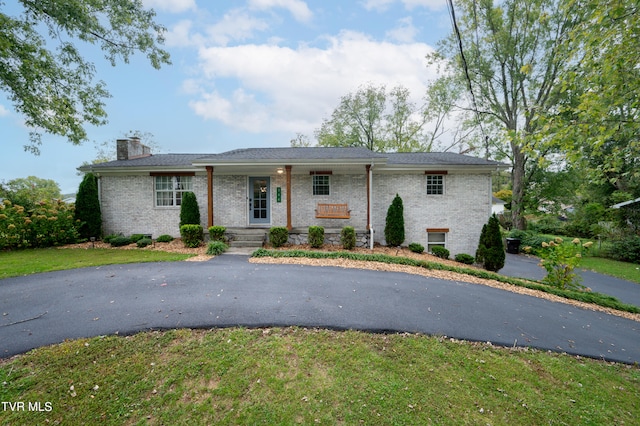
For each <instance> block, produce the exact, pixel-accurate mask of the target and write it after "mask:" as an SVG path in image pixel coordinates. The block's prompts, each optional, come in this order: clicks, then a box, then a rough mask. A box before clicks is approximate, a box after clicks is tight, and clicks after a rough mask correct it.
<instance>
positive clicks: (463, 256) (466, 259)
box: [454, 253, 475, 265]
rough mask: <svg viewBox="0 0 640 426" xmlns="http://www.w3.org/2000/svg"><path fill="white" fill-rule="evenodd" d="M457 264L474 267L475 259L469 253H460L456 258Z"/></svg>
mask: <svg viewBox="0 0 640 426" xmlns="http://www.w3.org/2000/svg"><path fill="white" fill-rule="evenodd" d="M454 259H455V260H456V262H460V263H464V264H465V265H473V263H474V262H475V258H474V257H473V256H471V255H470V254H467V253H458V254H456V257H455V258H454Z"/></svg>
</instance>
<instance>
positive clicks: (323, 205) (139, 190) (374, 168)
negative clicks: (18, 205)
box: [79, 138, 506, 254]
mask: <svg viewBox="0 0 640 426" xmlns="http://www.w3.org/2000/svg"><path fill="white" fill-rule="evenodd" d="M117 152H118V156H117V160H115V161H110V162H107V163H101V164H94V165H88V166H83V167H80V168H79V170H81V171H83V172H93V173H94V174H96V175H97V176H98V182H99V185H98V187H99V196H100V203H101V209H102V219H103V232H104V233H105V234H113V233H122V234H124V235H131V234H134V233H136V234H151V235H152V236H153V237H157V236H159V235H161V234H169V235H172V236H174V237H177V236H179V227H178V223H179V215H180V201H181V197H182V193H183V192H186V191H191V192H193V193H195V195H196V198H197V200H198V205H199V208H200V213H201V218H202V226H203V227H204V228H205V230H206V229H207V228H208V227H209V226H212V225H221V226H225V227H227V229H228V230H230V232H231V231H232V230H233V229H241V228H264V229H265V230H266V228H269V227H271V226H285V227H287V228H288V229H289V230H290V242H293V243H300V242H305V240H306V233H307V229H308V227H309V226H311V225H319V226H323V227H324V228H325V236H326V237H327V239H329V237H330V236H331V235H334V237H335V235H336V234H338V233H339V232H340V229H341V228H342V227H344V226H353V227H354V228H355V229H356V232H357V235H358V244H359V245H361V246H369V245H371V244H372V243H373V242H378V243H381V244H384V243H385V241H384V227H385V219H386V213H387V209H388V208H389V205H390V204H391V201H392V200H393V198H394V197H395V195H396V194H399V195H400V197H401V198H402V200H403V204H404V220H405V235H406V240H405V244H408V243H411V242H417V243H420V244H422V245H423V246H425V248H427V249H430V248H431V247H433V246H434V245H440V246H444V247H446V248H447V249H449V250H450V252H451V253H452V254H457V253H470V254H472V253H475V250H476V248H477V244H478V239H479V237H480V231H481V230H482V226H483V225H484V224H485V223H486V222H487V220H488V218H489V216H490V214H491V206H492V193H491V172H493V171H496V170H499V169H503V168H505V167H506V166H505V165H504V164H502V163H498V162H495V161H488V160H484V159H480V158H475V157H470V156H466V155H461V154H453V153H433V152H431V153H422V152H419V153H376V152H372V151H370V150H368V149H365V148H321V147H310V148H248V149H237V150H233V151H228V152H223V153H220V154H158V155H152V154H151V152H150V150H149V148H148V147H146V146H144V145H142V144H141V143H140V141H139V140H138V139H137V138H131V139H122V140H118V141H117Z"/></svg>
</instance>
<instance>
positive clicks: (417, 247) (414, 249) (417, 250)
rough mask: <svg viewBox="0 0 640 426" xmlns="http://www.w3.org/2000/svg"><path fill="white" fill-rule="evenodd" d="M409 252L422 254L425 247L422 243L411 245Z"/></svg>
mask: <svg viewBox="0 0 640 426" xmlns="http://www.w3.org/2000/svg"><path fill="white" fill-rule="evenodd" d="M409 250H411V251H412V252H414V253H422V252H424V246H423V245H422V244H420V243H411V244H409Z"/></svg>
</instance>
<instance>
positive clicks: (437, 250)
mask: <svg viewBox="0 0 640 426" xmlns="http://www.w3.org/2000/svg"><path fill="white" fill-rule="evenodd" d="M431 254H432V255H434V256H436V257H439V258H441V259H448V258H449V250H447V249H446V248H444V247H441V246H434V247H432V248H431Z"/></svg>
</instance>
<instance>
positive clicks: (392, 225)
mask: <svg viewBox="0 0 640 426" xmlns="http://www.w3.org/2000/svg"><path fill="white" fill-rule="evenodd" d="M384 239H385V240H386V241H387V245H388V246H399V245H400V244H402V243H403V242H404V207H403V205H402V198H400V196H399V195H398V194H396V197H395V198H394V199H393V201H392V202H391V205H390V206H389V209H388V210H387V221H386V224H385V227H384Z"/></svg>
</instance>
